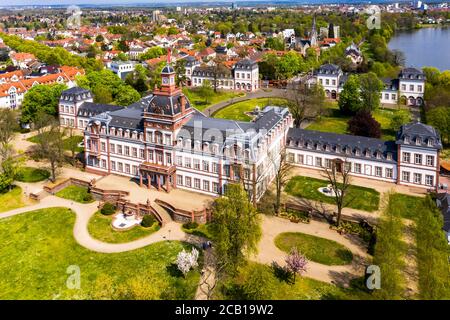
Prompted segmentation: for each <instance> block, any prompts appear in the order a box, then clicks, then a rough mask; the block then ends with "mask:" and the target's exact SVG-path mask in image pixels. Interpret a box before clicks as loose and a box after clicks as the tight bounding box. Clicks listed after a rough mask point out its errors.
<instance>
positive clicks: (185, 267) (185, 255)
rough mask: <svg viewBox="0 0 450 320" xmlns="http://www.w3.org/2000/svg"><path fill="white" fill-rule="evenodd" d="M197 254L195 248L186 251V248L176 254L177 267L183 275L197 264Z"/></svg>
mask: <svg viewBox="0 0 450 320" xmlns="http://www.w3.org/2000/svg"><path fill="white" fill-rule="evenodd" d="M198 255H199V252H198V250H197V249H195V248H192V251H191V252H187V251H186V250H184V249H183V250H182V251H180V252H179V253H178V256H177V267H178V270H180V271H181V272H182V273H183V276H184V277H186V275H187V273H188V272H189V271H190V270H191V269H193V268H195V267H197V266H198Z"/></svg>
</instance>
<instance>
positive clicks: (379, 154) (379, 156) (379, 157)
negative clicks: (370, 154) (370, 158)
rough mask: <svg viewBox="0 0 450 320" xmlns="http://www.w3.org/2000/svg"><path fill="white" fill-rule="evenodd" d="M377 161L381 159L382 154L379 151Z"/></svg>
mask: <svg viewBox="0 0 450 320" xmlns="http://www.w3.org/2000/svg"><path fill="white" fill-rule="evenodd" d="M377 159H381V152H379V151H377Z"/></svg>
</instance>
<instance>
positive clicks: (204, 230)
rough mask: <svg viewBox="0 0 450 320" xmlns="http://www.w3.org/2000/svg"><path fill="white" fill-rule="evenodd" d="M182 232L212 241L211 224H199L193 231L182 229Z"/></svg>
mask: <svg viewBox="0 0 450 320" xmlns="http://www.w3.org/2000/svg"><path fill="white" fill-rule="evenodd" d="M182 229H183V231H184V232H186V233H189V234H194V235H196V236H199V237H204V238H208V239H213V235H212V230H211V224H210V223H202V224H199V225H198V227H197V228H195V229H186V228H185V227H182Z"/></svg>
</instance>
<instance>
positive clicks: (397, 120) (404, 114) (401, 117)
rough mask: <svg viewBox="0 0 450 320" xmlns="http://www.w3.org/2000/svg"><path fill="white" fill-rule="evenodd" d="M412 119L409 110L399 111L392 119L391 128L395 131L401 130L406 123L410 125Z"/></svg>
mask: <svg viewBox="0 0 450 320" xmlns="http://www.w3.org/2000/svg"><path fill="white" fill-rule="evenodd" d="M410 119H411V116H410V114H409V112H408V111H407V110H399V111H397V112H395V113H394V115H393V116H392V118H391V124H390V127H391V129H392V130H394V131H396V132H397V131H398V130H400V127H401V126H402V125H404V124H405V123H408V122H409V121H410Z"/></svg>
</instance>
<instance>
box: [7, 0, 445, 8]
mask: <svg viewBox="0 0 450 320" xmlns="http://www.w3.org/2000/svg"><path fill="white" fill-rule="evenodd" d="M86 2H87V1H86V0H42V1H38V0H18V1H16V2H15V3H14V4H11V5H0V8H13V7H23V6H36V7H45V6H52V7H64V6H70V5H79V6H84V7H89V6H106V5H114V6H175V5H181V6H182V5H190V4H215V5H217V6H219V5H221V4H225V3H230V4H231V3H236V4H238V5H239V4H240V3H243V4H246V5H248V4H249V3H265V4H273V5H277V4H304V5H307V4H311V5H314V4H358V3H395V2H398V3H412V2H413V1H410V0H398V1H395V0H375V1H370V0H237V1H236V0H219V1H214V0H165V1H162V0H149V1H145V0H91V1H89V3H86ZM426 2H427V3H439V2H442V1H439V0H429V1H426Z"/></svg>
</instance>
